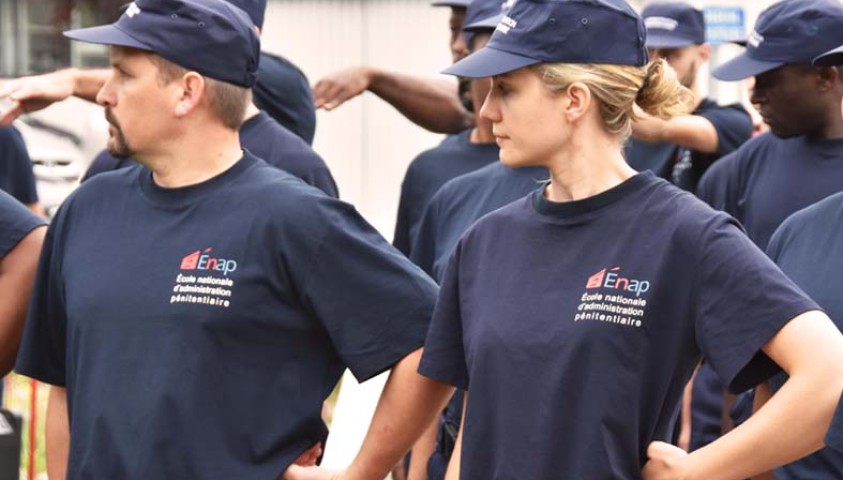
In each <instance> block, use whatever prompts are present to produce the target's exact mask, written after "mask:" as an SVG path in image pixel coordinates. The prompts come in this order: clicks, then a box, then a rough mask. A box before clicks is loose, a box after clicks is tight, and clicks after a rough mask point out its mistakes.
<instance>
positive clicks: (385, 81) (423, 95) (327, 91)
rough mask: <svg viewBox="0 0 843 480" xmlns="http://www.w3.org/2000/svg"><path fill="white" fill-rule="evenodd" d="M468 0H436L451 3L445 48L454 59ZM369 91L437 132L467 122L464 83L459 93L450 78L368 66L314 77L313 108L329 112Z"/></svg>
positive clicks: (461, 50) (460, 52)
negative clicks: (320, 77)
mask: <svg viewBox="0 0 843 480" xmlns="http://www.w3.org/2000/svg"><path fill="white" fill-rule="evenodd" d="M471 2H472V0H441V1H436V2H433V3H432V6H434V7H450V9H451V17H450V20H449V28H450V30H451V38H450V43H449V44H450V48H451V56H452V58H453V61H454V62H456V61H457V60H459V59H461V58H463V57H465V56H466V54H467V52H466V41H465V37H464V35H463V31H462V26H463V23H464V18H465V15H466V7H467V6H468V5H469V4H470V3H471ZM367 90H368V91H370V92H372V93H374V94H375V95H377V96H378V97H380V98H382V99H383V100H385V101H386V102H388V103H389V104H390V105H392V106H393V107H395V109H396V110H398V111H399V112H400V113H401V114H402V115H404V116H405V117H407V119H408V120H410V121H412V122H413V123H415V124H416V125H419V126H420V127H422V128H425V129H427V130H430V131H432V132H436V133H459V132H462V131H464V130H465V129H467V128H470V127H471V126H472V115H471V112H470V111H469V109H470V105H471V99H470V97H469V94H468V82H467V81H460V82H459V88H458V93H459V94H458V95H454V85H453V83H451V82H447V81H439V80H435V79H428V78H419V77H416V76H413V75H405V74H402V73H398V72H391V71H388V70H383V69H380V68H374V67H369V66H361V67H352V68H348V69H345V70H342V71H339V72H336V73H333V74H331V75H328V76H326V77H325V78H323V79H321V80H319V81H318V82H317V83H316V85H314V87H313V96H314V99H315V102H316V107H317V108H323V109H325V110H327V111H331V110H334V109H335V108H337V107H339V106H340V105H342V104H343V103H345V102H347V101H348V100H351V99H352V98H354V97H356V96H358V95H360V94H362V93H363V92H365V91H367Z"/></svg>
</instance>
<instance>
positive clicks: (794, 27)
mask: <svg viewBox="0 0 843 480" xmlns="http://www.w3.org/2000/svg"><path fill="white" fill-rule="evenodd" d="M841 44H843V5H841V4H840V2H839V1H838V0H785V1H783V2H780V3H777V4H775V5H773V6H771V7H769V8H768V9H766V10H764V11H763V12H761V15H759V17H758V21H757V22H756V24H755V30H753V32H752V33H751V34H750V35H749V37H748V38H747V39H746V50H745V51H744V52H743V53H742V54H740V55H738V56H737V57H735V58H733V59H732V60H730V61H728V62H726V63H724V64H723V65H721V66H720V67H718V68H716V69H714V71H712V75H714V76H715V77H716V78H719V79H720V80H727V81H733V80H742V79H744V78H749V77H753V76H755V75H760V74H762V73H764V72H768V71H770V70H773V69H776V68H779V67H781V66H783V65H789V64H790V65H810V64H811V62H812V60H813V59H814V58H816V57H817V56H819V55H822V54H823V53H825V52H827V51H829V50H831V49H833V48H835V47H837V46H839V45H841Z"/></svg>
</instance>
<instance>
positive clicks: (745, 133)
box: [699, 104, 752, 156]
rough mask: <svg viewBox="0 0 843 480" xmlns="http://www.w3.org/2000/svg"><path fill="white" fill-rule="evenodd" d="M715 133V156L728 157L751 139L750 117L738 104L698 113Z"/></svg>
mask: <svg viewBox="0 0 843 480" xmlns="http://www.w3.org/2000/svg"><path fill="white" fill-rule="evenodd" d="M699 115H700V116H701V117H703V118H705V119H706V120H708V121H709V122H711V124H712V125H713V126H714V130H716V131H717V154H718V155H719V156H723V155H728V154H729V153H732V152H734V151H735V150H737V149H738V147H740V146H741V145H743V144H744V143H745V142H746V141H747V140H749V139H750V138H752V117H750V116H749V113H747V111H746V109H744V108H743V106H742V105H740V104H734V105H728V106H725V107H718V108H712V109H708V110H705V111H702V112H700V114H699Z"/></svg>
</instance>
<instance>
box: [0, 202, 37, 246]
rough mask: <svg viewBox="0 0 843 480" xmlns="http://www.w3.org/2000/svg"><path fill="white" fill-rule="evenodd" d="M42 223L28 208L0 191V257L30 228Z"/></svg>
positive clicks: (29, 230) (32, 228) (15, 244)
mask: <svg viewBox="0 0 843 480" xmlns="http://www.w3.org/2000/svg"><path fill="white" fill-rule="evenodd" d="M41 225H44V220H42V219H40V218H39V217H38V216H36V215H35V214H34V213H32V212H31V211H29V209H28V208H26V207H25V206H23V204H22V203H20V202H18V201H17V200H15V199H14V198H12V196H11V195H9V194H7V193H5V192H2V191H0V258H3V257H5V256H6V255H7V254H8V253H9V252H11V251H12V249H14V248H15V247H16V246H17V244H18V243H20V241H21V240H23V238H24V237H25V236H27V235H28V234H29V232H31V231H32V230H34V229H35V228H37V227H40V226H41Z"/></svg>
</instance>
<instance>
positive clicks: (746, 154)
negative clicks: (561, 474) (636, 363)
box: [691, 133, 843, 450]
mask: <svg viewBox="0 0 843 480" xmlns="http://www.w3.org/2000/svg"><path fill="white" fill-rule="evenodd" d="M840 191H843V139H838V140H822V139H809V138H808V137H805V136H800V137H793V138H787V139H783V138H779V137H776V136H775V135H773V134H772V133H765V134H763V135H760V136H758V137H756V138H753V139H752V140H750V141H749V142H747V143H746V144H744V145H743V146H742V147H741V148H739V149H738V150H737V151H735V152H734V153H732V154H730V155H728V156H726V157H724V158H722V159H720V160H718V161H717V162H716V163H715V164H714V165H713V166H712V167H711V168H710V169H709V170H708V172H707V173H706V174H705V175H704V176H703V178H702V180H701V181H700V184H699V186H698V188H697V195H698V196H699V197H700V198H701V199H702V200H703V201H705V202H706V203H708V204H709V205H711V206H712V207H714V208H716V209H719V210H723V211H725V212H726V213H729V214H730V215H732V216H733V217H735V218H736V219H737V220H738V221H739V222H741V224H742V225H743V226H744V228H745V229H746V233H747V235H749V238H750V239H751V240H752V241H753V242H755V244H756V245H758V246H759V247H760V248H762V249H766V248H767V244H768V242H769V239H770V237H771V236H772V235H773V232H774V231H775V230H776V228H778V227H779V225H780V224H781V223H782V222H783V221H784V219H786V218H787V217H789V216H790V215H792V214H793V213H795V212H797V211H798V210H801V209H803V208H805V207H807V206H809V205H812V204H814V203H816V202H818V201H820V200H822V199H823V198H826V197H828V196H829V195H832V194H834V193H837V192H840ZM691 405H692V416H693V418H692V432H691V448H692V450H693V449H697V448H700V447H702V446H705V445H707V444H708V443H710V442H712V441H714V440H716V439H717V437H719V436H720V431H721V428H722V425H721V424H722V422H721V419H722V410H723V387H722V385H718V381H717V378H716V375H715V374H714V372H713V371H712V370H711V368H710V367H709V366H708V365H706V364H703V366H702V367H701V368H700V371H699V372H698V373H697V376H696V380H695V381H694V390H693V395H692V403H691ZM751 410H752V401H751V397H749V396H742V397H739V398H738V400H737V401H736V402H735V404H734V406H733V407H732V409H731V415H732V417H733V418H734V419H736V422H737V423H740V421H742V420H743V419H745V418H746V417H748V416H749V415H750V413H751Z"/></svg>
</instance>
